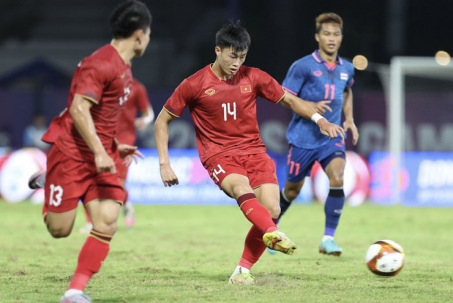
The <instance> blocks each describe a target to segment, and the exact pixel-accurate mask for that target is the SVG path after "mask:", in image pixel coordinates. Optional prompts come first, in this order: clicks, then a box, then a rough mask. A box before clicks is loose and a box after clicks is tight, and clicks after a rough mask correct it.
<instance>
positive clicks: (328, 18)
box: [316, 13, 343, 34]
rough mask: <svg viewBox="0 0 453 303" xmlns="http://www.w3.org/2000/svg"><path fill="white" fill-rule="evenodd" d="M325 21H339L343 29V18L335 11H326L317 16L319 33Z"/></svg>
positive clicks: (317, 30)
mask: <svg viewBox="0 0 453 303" xmlns="http://www.w3.org/2000/svg"><path fill="white" fill-rule="evenodd" d="M324 23H337V24H338V25H339V26H340V29H341V31H343V19H341V17H340V16H338V15H337V14H335V13H324V14H321V15H319V16H318V17H317V18H316V32H317V33H318V34H319V31H320V30H321V27H322V25H323V24H324Z"/></svg>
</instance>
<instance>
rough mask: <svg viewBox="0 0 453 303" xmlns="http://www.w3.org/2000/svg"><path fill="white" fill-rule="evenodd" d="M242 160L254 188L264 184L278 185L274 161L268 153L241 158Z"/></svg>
mask: <svg viewBox="0 0 453 303" xmlns="http://www.w3.org/2000/svg"><path fill="white" fill-rule="evenodd" d="M240 160H241V164H242V165H243V167H244V168H245V169H246V170H247V175H248V178H249V180H250V185H251V186H252V188H254V189H255V188H258V187H259V186H261V185H263V184H276V185H278V179H277V171H276V169H275V163H274V160H272V158H271V157H269V155H268V154H267V153H259V154H251V155H245V156H241V158H240Z"/></svg>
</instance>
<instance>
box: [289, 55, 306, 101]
mask: <svg viewBox="0 0 453 303" xmlns="http://www.w3.org/2000/svg"><path fill="white" fill-rule="evenodd" d="M305 80H306V77H305V68H304V65H302V64H298V63H297V62H294V63H293V64H292V65H291V67H290V68H289V70H288V73H287V74H286V77H285V80H283V88H284V89H285V90H286V91H288V92H290V93H291V94H293V95H295V96H298V95H299V94H300V91H301V89H302V86H303V85H304V83H305Z"/></svg>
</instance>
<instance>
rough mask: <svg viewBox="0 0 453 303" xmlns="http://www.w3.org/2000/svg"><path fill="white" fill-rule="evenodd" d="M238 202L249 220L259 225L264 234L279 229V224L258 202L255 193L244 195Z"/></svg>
mask: <svg viewBox="0 0 453 303" xmlns="http://www.w3.org/2000/svg"><path fill="white" fill-rule="evenodd" d="M237 202H238V205H239V207H240V208H241V210H242V212H243V213H244V215H245V217H246V218H247V220H249V221H250V222H252V224H253V225H255V226H256V227H258V229H259V230H260V231H261V232H262V233H263V234H264V233H268V232H273V231H274V230H277V226H276V225H275V223H274V222H272V217H271V214H270V213H269V211H268V210H267V209H266V208H265V207H264V206H263V205H261V204H260V202H258V200H257V199H256V196H255V194H252V193H250V194H245V195H242V196H240V197H239V198H238V200H237Z"/></svg>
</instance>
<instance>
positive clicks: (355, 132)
mask: <svg viewBox="0 0 453 303" xmlns="http://www.w3.org/2000/svg"><path fill="white" fill-rule="evenodd" d="M343 127H344V131H345V132H347V131H348V130H349V129H350V130H351V132H352V144H354V145H356V144H357V142H358V141H359V130H358V129H357V126H355V124H354V121H352V120H346V121H344V123H343Z"/></svg>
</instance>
